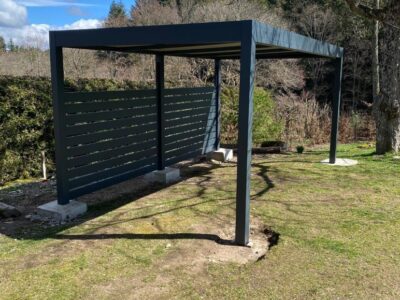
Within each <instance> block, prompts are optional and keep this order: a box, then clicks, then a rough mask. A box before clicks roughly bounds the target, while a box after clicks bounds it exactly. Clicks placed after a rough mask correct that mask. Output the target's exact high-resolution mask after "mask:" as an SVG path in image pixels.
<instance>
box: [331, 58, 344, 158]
mask: <svg viewBox="0 0 400 300" xmlns="http://www.w3.org/2000/svg"><path fill="white" fill-rule="evenodd" d="M342 74H343V56H342V57H338V58H336V59H335V85H334V90H333V99H332V127H331V144H330V150H329V163H330V164H334V163H335V162H336V149H337V140H338V131H339V118H340V101H341V94H342Z"/></svg>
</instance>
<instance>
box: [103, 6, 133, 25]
mask: <svg viewBox="0 0 400 300" xmlns="http://www.w3.org/2000/svg"><path fill="white" fill-rule="evenodd" d="M104 23H105V24H104V25H105V27H124V26H127V25H128V23H129V21H128V16H127V13H126V10H125V6H124V4H123V3H122V2H121V1H119V2H115V0H113V2H112V3H111V5H110V10H109V12H108V16H107V19H106V20H105V22H104Z"/></svg>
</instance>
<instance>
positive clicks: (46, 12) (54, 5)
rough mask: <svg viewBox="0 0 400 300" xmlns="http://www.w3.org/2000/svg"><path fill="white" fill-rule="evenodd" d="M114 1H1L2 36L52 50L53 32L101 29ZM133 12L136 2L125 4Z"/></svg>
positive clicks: (19, 43)
mask: <svg viewBox="0 0 400 300" xmlns="http://www.w3.org/2000/svg"><path fill="white" fill-rule="evenodd" d="M111 2H112V0H97V1H96V0H0V36H2V37H3V38H4V39H5V41H6V42H8V41H9V40H10V39H12V40H13V42H14V44H16V45H22V46H35V47H40V48H42V49H46V48H48V39H49V38H48V32H49V30H63V29H85V28H97V27H100V26H101V24H102V20H104V18H105V17H106V16H107V13H108V10H109V8H110V4H111ZM122 3H123V4H124V5H125V8H126V9H127V10H128V11H129V9H130V7H131V6H132V4H133V3H134V0H123V1H122Z"/></svg>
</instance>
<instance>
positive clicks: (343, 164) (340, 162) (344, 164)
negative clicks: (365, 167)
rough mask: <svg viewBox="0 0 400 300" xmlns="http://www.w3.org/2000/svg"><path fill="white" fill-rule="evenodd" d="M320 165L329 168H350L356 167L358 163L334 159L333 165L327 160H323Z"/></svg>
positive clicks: (350, 160)
mask: <svg viewBox="0 0 400 300" xmlns="http://www.w3.org/2000/svg"><path fill="white" fill-rule="evenodd" d="M321 163H323V164H326V165H329V166H340V167H350V166H355V165H357V164H358V161H356V160H354V159H348V158H336V162H335V163H334V164H331V163H329V159H324V160H323V161H321Z"/></svg>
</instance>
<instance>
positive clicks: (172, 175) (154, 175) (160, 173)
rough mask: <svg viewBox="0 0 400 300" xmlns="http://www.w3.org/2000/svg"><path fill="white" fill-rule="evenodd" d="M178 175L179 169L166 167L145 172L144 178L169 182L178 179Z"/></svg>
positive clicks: (164, 182) (179, 173)
mask: <svg viewBox="0 0 400 300" xmlns="http://www.w3.org/2000/svg"><path fill="white" fill-rule="evenodd" d="M180 175H181V172H180V170H179V169H176V168H170V167H166V168H165V169H164V170H157V171H153V172H151V173H149V174H147V175H146V176H145V178H146V179H148V180H149V181H152V182H158V183H162V184H170V183H174V182H177V181H178V180H179V179H180Z"/></svg>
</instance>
